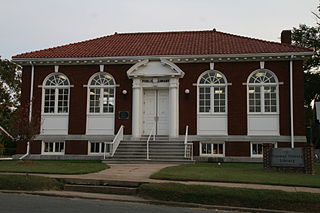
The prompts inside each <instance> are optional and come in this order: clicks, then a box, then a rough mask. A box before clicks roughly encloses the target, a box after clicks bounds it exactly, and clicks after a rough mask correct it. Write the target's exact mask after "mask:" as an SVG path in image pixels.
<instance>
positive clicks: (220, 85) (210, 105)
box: [198, 70, 227, 114]
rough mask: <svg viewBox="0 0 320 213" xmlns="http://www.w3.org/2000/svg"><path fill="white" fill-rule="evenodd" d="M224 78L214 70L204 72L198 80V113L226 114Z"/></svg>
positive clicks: (225, 84)
mask: <svg viewBox="0 0 320 213" xmlns="http://www.w3.org/2000/svg"><path fill="white" fill-rule="evenodd" d="M226 86H227V80H226V78H225V76H224V75H223V74H222V73H221V72H219V71H215V70H210V71H206V72H204V73H203V74H202V75H201V76H200V77H199V79H198V95H199V97H198V100H199V102H198V112H199V113H212V114H213V113H226V111H227V110H226V100H227V99H226Z"/></svg>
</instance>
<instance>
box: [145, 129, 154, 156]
mask: <svg viewBox="0 0 320 213" xmlns="http://www.w3.org/2000/svg"><path fill="white" fill-rule="evenodd" d="M152 133H153V141H155V140H156V125H154V126H153V128H152V129H151V131H150V134H149V137H148V140H147V160H150V156H149V141H150V138H151V135H152Z"/></svg>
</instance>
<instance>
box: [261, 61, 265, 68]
mask: <svg viewBox="0 0 320 213" xmlns="http://www.w3.org/2000/svg"><path fill="white" fill-rule="evenodd" d="M260 69H264V61H260Z"/></svg>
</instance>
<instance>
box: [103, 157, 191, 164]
mask: <svg viewBox="0 0 320 213" xmlns="http://www.w3.org/2000/svg"><path fill="white" fill-rule="evenodd" d="M102 162H103V163H107V164H108V163H114V164H128V163H129V164H130V163H132V164H139V163H172V164H177V163H178V164H190V163H194V162H195V161H191V160H187V159H184V160H180V159H165V160H163V159H159V160H155V159H151V160H146V159H134V158H133V159H130V160H127V159H108V160H104V161H102Z"/></svg>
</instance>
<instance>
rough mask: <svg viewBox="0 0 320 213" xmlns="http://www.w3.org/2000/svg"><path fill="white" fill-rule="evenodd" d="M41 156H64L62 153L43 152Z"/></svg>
mask: <svg viewBox="0 0 320 213" xmlns="http://www.w3.org/2000/svg"><path fill="white" fill-rule="evenodd" d="M42 155H64V152H43V153H42Z"/></svg>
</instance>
